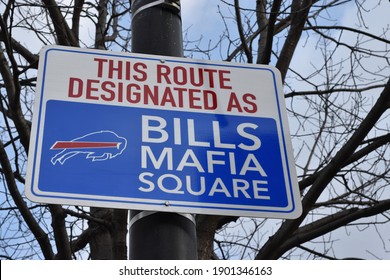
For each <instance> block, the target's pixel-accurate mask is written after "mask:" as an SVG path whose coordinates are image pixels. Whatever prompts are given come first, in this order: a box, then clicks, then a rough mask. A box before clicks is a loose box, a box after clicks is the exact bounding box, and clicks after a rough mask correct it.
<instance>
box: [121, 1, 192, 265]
mask: <svg viewBox="0 0 390 280" xmlns="http://www.w3.org/2000/svg"><path fill="white" fill-rule="evenodd" d="M131 2H132V3H131V4H132V6H131V11H132V23H131V31H132V41H131V48H132V52H135V53H144V54H155V55H168V56H178V57H182V56H183V40H182V29H181V16H180V0H132V1H131ZM129 232H130V243H129V244H130V248H129V258H130V259H132V260H147V259H149V260H150V259H156V260H159V259H160V260H162V259H170V260H172V259H182V260H185V259H197V256H198V253H197V240H196V226H195V218H194V216H193V215H190V214H177V213H163V212H150V211H135V210H132V211H130V228H129Z"/></svg>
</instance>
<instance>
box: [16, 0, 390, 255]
mask: <svg viewBox="0 0 390 280" xmlns="http://www.w3.org/2000/svg"><path fill="white" fill-rule="evenodd" d="M229 2H233V1H229ZM352 2H354V1H352ZM366 2H368V3H366V4H365V5H366V6H365V7H366V9H367V10H369V11H370V12H369V13H367V15H365V17H364V22H362V21H361V20H359V18H357V16H356V15H357V11H356V6H355V5H354V4H353V3H350V4H348V5H346V6H342V7H343V8H342V9H340V10H333V12H334V14H332V15H329V18H337V19H338V20H339V22H340V25H341V24H346V25H349V26H355V28H359V29H362V30H365V31H367V32H373V33H374V34H377V35H380V34H382V32H383V31H384V29H385V28H388V27H389V25H390V20H388V18H389V16H388V15H389V10H390V2H389V1H383V0H382V1H380V0H371V1H366ZM240 3H241V4H243V5H248V6H249V7H250V6H251V5H252V7H253V6H254V3H255V1H249V0H241V1H240ZM181 6H182V22H183V30H189V34H190V35H189V36H190V37H188V39H189V40H198V39H200V38H202V44H203V45H202V46H205V45H207V44H208V43H209V41H210V40H211V45H213V44H215V43H217V38H218V37H217V36H219V35H220V34H222V33H223V31H224V30H225V26H224V22H223V20H222V18H221V15H220V12H222V13H223V14H224V15H226V16H229V15H231V13H232V12H233V10H232V8H226V6H225V5H222V4H221V2H220V0H181ZM347 7H348V8H347ZM219 9H221V10H219ZM226 23H227V24H232V21H231V20H230V19H227V21H226ZM84 24H90V23H84ZM229 26H230V25H229ZM92 28H93V26H91V30H92ZM230 32H232V34H233V33H234V34H237V30H236V29H235V28H233V27H231V28H230ZM91 34H93V33H91V31H89V33H85V34H84V36H85V37H86V38H88V36H91ZM15 35H16V38H19V39H24V40H25V39H26V38H29V37H30V36H31V38H33V37H35V35H34V34H26V33H25V32H23V33H20V34H18V33H17V32H16V34H15ZM343 36H348V34H346V35H343ZM351 40H352V38H351ZM316 43H317V42H316V40H315V39H314V38H308V39H307V40H306V41H305V44H307V45H309V46H312V48H305V49H303V48H298V49H297V51H296V54H295V56H294V60H293V64H294V65H296V66H295V67H297V68H296V70H297V71H298V72H304V71H305V70H306V69H307V68H309V67H310V65H313V63H314V64H315V61H316V55H318V54H317V52H316V51H315V45H316ZM29 47H31V48H33V49H34V51H35V52H38V50H39V48H40V46H39V44H30V45H29ZM367 47H370V48H373V49H380V50H381V49H384V50H385V48H386V46H385V44H376V45H371V43H367ZM310 49H312V50H313V51H312V52H310V51H308V50H310ZM216 53H217V54H218V52H216ZM343 55H344V54H340V56H343ZM196 56H198V57H197V58H202V59H208V58H207V57H205V56H204V55H202V54H200V53H198V54H196ZM212 59H213V60H221V59H223V56H222V55H220V56H219V55H215V56H213V57H212ZM297 61H299V63H296V62H297ZM368 67H370V69H373V70H375V69H377V67H378V65H377V63H376V62H375V61H372V63H370V64H369V66H368ZM310 70H311V69H310ZM310 70H308V71H310ZM387 74H389V73H387ZM386 227H387V228H388V231H387V232H390V225H387V226H386ZM363 229H365V228H364V226H361V227H357V228H352V227H351V228H343V229H339V230H336V231H335V232H333V233H332V238H333V239H335V240H336V241H335V244H334V246H333V248H334V249H333V250H334V252H335V254H336V255H337V256H339V257H351V256H354V257H356V256H358V257H362V258H369V259H373V258H377V257H378V258H383V259H390V240H389V236H382V237H384V240H382V239H381V238H379V236H378V232H377V230H376V228H373V227H372V228H369V229H366V230H363ZM270 232H271V230H270ZM318 241H321V240H318ZM362 242H370V246H369V247H370V248H371V250H372V251H367V249H366V248H365V247H364V246H359V244H362ZM318 246H319V247H320V246H322V245H321V243H320V242H319V243H318ZM386 251H387V252H386Z"/></svg>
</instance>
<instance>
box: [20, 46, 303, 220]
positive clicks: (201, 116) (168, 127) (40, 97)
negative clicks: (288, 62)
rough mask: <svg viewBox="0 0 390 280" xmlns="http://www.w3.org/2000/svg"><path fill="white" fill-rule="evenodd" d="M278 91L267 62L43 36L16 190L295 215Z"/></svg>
mask: <svg viewBox="0 0 390 280" xmlns="http://www.w3.org/2000/svg"><path fill="white" fill-rule="evenodd" d="M283 102H284V99H283V93H282V85H281V79H280V76H279V73H278V71H277V70H276V69H274V68H273V67H270V66H264V65H250V64H238V63H225V62H211V61H201V60H193V59H185V58H176V57H162V56H151V55H141V54H132V53H113V52H107V51H100V50H90V49H80V48H69V47H60V46H51V47H46V48H44V49H43V50H42V51H41V54H40V64H39V73H38V82H37V91H36V99H35V107H34V116H33V128H32V133H31V142H30V152H29V161H28V170H27V180H26V194H27V196H28V198H29V199H31V200H33V201H36V202H43V203H54V204H70V205H85V206H97V207H110V208H125V209H139V210H150V211H169V212H186V213H198V214H216V215H236V216H254V217H271V218H296V217H298V216H299V215H300V213H301V202H300V196H299V189H298V184H297V179H296V175H295V167H294V162H293V155H292V147H291V140H290V136H289V130H288V123H287V117H286V109H285V105H284V103H283Z"/></svg>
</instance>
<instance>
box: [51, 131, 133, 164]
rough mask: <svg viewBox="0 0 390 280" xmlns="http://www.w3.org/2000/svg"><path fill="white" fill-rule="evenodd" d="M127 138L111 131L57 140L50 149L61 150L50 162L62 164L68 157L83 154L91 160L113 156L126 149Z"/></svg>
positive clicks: (100, 159) (106, 158)
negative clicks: (67, 139) (68, 139)
mask: <svg viewBox="0 0 390 280" xmlns="http://www.w3.org/2000/svg"><path fill="white" fill-rule="evenodd" d="M126 145H127V140H126V139H125V138H123V137H121V136H119V135H118V134H116V133H115V132H113V131H109V130H103V131H97V132H92V133H89V134H86V135H84V136H81V137H78V138H75V139H72V140H70V141H57V142H55V143H54V144H53V146H52V147H51V148H50V150H61V151H60V152H58V153H57V154H55V155H54V156H53V157H52V158H51V163H52V164H53V165H56V164H57V163H60V164H61V165H62V164H64V163H65V162H66V161H67V160H68V159H70V158H72V157H74V156H77V155H83V156H85V158H86V159H89V160H91V161H104V160H109V159H112V158H115V157H117V156H119V155H120V154H122V152H123V151H124V150H125V149H126Z"/></svg>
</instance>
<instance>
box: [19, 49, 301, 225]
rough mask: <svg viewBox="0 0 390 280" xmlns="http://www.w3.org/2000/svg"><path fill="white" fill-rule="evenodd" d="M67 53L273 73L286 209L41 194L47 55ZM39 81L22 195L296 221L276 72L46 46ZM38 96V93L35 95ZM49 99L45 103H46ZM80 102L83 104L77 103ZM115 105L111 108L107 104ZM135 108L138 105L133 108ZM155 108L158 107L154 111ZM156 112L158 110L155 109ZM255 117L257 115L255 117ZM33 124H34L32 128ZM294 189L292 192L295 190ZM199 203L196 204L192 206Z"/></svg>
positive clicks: (294, 184) (296, 192)
mask: <svg viewBox="0 0 390 280" xmlns="http://www.w3.org/2000/svg"><path fill="white" fill-rule="evenodd" d="M56 51H58V52H67V53H82V54H88V55H99V56H108V57H115V58H127V59H134V58H135V59H143V60H153V61H162V60H163V61H165V62H173V63H180V64H192V65H194V64H195V65H207V66H215V67H227V68H241V69H253V70H263V71H269V72H270V73H271V74H272V79H273V87H274V93H275V94H274V98H275V99H276V105H277V115H278V117H279V120H275V121H276V122H277V123H278V125H279V126H278V128H280V131H278V133H281V135H278V138H279V139H280V140H281V141H282V144H281V145H280V148H281V155H280V156H281V157H282V158H283V159H282V165H283V174H285V176H287V177H285V178H284V181H285V182H286V184H288V186H286V191H287V201H288V202H289V203H288V206H287V207H284V208H282V209H279V208H280V207H279V208H278V207H266V206H259V207H257V206H246V205H236V204H230V205H225V204H219V203H218V204H210V203H205V202H185V201H164V200H161V199H140V198H127V197H126V198H123V197H109V196H98V195H79V194H74V195H72V194H68V193H59V192H43V191H40V190H39V187H38V186H37V180H38V179H37V176H39V175H38V174H39V166H38V165H37V164H38V162H40V155H39V154H38V151H39V145H40V143H41V142H42V141H41V140H42V138H43V130H44V128H43V126H44V124H43V121H44V117H45V115H44V111H43V109H44V108H46V107H45V104H44V100H45V98H44V94H45V90H44V89H45V83H46V71H47V64H48V62H49V61H48V60H49V58H48V56H49V54H50V52H56ZM39 64H40V65H39V69H42V70H39V71H38V79H37V91H36V99H35V104H34V111H35V112H36V110H38V112H37V113H36V114H34V115H33V127H32V130H31V139H30V152H29V157H28V159H29V161H28V167H27V178H26V185H25V186H26V187H25V192H26V195H27V197H28V198H29V199H30V200H32V201H36V202H42V203H54V204H69V205H82V206H95V207H107V208H124V209H137V210H149V211H167V212H185V213H196V214H215V215H233V216H250V217H264V218H287V219H293V218H297V217H299V216H300V215H301V213H302V206H301V202H300V195H299V188H298V183H297V180H296V173H295V168H294V166H293V164H292V158H289V157H292V147H291V143H290V142H289V141H287V140H286V139H287V138H286V137H290V136H289V135H290V134H289V129H288V121H287V116H286V115H285V114H283V113H282V110H284V104H283V103H281V98H282V94H281V90H282V88H281V85H278V82H277V81H278V78H279V80H280V74H279V72H278V70H277V69H276V68H274V67H272V66H268V65H248V64H240V63H232V62H229V63H228V62H215V61H203V60H195V59H191V61H189V60H188V59H186V58H179V57H167V56H156V55H146V54H134V53H117V52H107V51H101V50H93V49H80V48H72V47H62V46H47V47H44V48H43V49H42V50H41V53H40V62H39ZM37 93H38V94H37ZM47 101H48V100H46V102H47ZM79 103H83V102H79ZM108 106H114V105H108ZM135 107H137V106H135ZM156 109H157V108H156ZM157 110H158V109H157ZM199 113H205V114H212V113H213V112H212V111H211V112H199ZM232 115H234V114H232ZM254 117H256V116H254ZM34 124H35V125H34ZM294 187H295V189H294ZM195 203H196V204H199V205H195Z"/></svg>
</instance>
